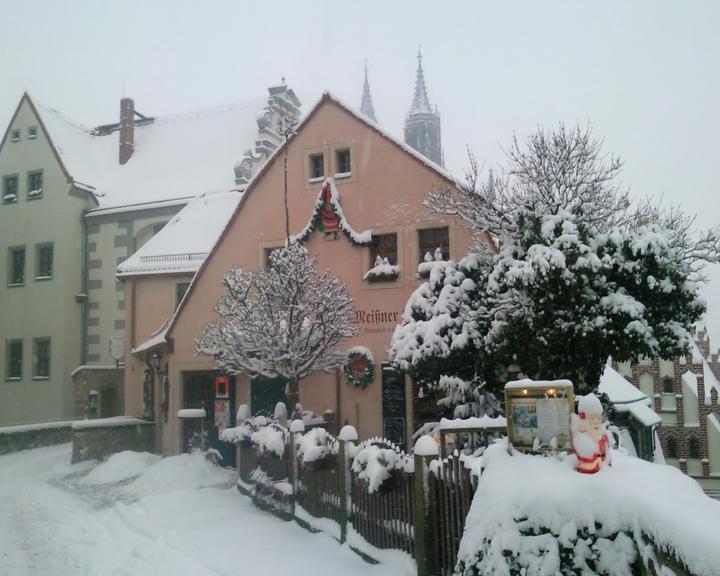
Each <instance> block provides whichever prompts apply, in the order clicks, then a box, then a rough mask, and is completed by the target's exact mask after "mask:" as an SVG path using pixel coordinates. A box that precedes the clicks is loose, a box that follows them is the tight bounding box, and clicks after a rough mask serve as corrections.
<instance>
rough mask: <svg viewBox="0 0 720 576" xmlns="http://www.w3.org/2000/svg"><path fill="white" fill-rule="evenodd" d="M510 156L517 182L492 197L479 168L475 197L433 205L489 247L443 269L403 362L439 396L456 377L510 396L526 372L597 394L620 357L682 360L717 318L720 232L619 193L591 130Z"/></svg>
mask: <svg viewBox="0 0 720 576" xmlns="http://www.w3.org/2000/svg"><path fill="white" fill-rule="evenodd" d="M508 154H509V160H510V161H509V166H508V169H507V171H506V174H507V177H504V178H491V179H490V181H489V182H488V184H487V185H484V186H483V185H479V180H478V178H477V176H478V173H477V170H471V171H470V176H471V177H470V180H469V183H468V186H467V187H460V188H456V187H451V188H443V189H436V190H434V191H433V192H431V193H430V194H429V196H428V199H427V202H426V204H427V205H428V206H429V207H430V208H431V209H432V210H434V211H436V212H439V213H443V214H451V215H454V216H457V217H459V218H460V219H462V220H463V221H464V222H465V223H466V224H468V225H469V226H470V227H471V228H473V229H475V230H476V231H477V232H478V234H479V235H480V236H481V237H482V238H483V242H481V243H480V244H479V245H478V246H477V247H476V253H474V254H470V255H469V256H468V257H466V258H465V259H463V260H461V261H460V262H459V263H458V264H454V263H452V262H448V263H447V264H445V265H444V266H439V265H438V266H433V267H432V270H431V273H430V278H429V280H428V282H426V283H424V284H423V285H421V286H420V287H418V289H417V290H416V291H415V292H414V293H413V295H412V296H411V298H410V300H409V301H408V303H407V306H406V308H405V312H404V314H403V318H402V322H401V324H400V326H398V328H397V329H396V330H395V333H394V334H393V339H392V344H391V353H390V357H391V359H392V361H394V362H395V363H396V364H398V365H399V366H400V367H401V368H403V369H406V370H408V371H409V372H411V374H412V375H413V376H414V377H415V378H416V379H418V380H419V381H420V382H421V383H422V384H428V385H430V386H431V387H432V386H433V385H435V386H436V385H437V383H438V381H439V378H440V376H442V375H445V376H456V377H459V378H461V379H462V380H464V381H473V382H474V384H475V385H478V386H479V385H481V384H483V383H485V384H486V385H487V386H488V387H489V388H490V389H491V390H493V389H499V386H500V385H501V384H502V383H503V382H504V381H505V380H506V379H507V376H508V371H509V370H508V367H510V366H513V365H514V366H515V367H517V368H518V369H519V370H520V371H521V372H523V373H524V374H525V375H526V376H528V377H530V378H533V379H538V380H554V379H570V380H572V381H573V382H575V383H576V385H577V386H578V388H579V389H580V391H581V392H583V393H584V392H586V391H590V390H591V389H592V388H594V387H595V386H597V384H598V382H599V379H600V376H601V374H602V372H603V369H604V366H605V362H606V360H607V358H608V357H609V356H612V357H613V359H615V360H618V361H625V360H632V359H635V358H637V357H638V356H648V357H656V356H661V357H667V358H670V357H675V356H678V355H680V354H681V353H682V352H683V351H684V348H685V347H686V346H687V345H688V344H689V343H690V341H691V339H690V337H689V333H688V329H689V328H690V326H692V324H693V323H694V322H696V321H697V320H698V319H699V318H700V317H701V315H702V313H703V312H704V310H705V304H704V302H703V301H702V300H701V299H700V298H699V297H698V289H697V286H696V285H695V284H694V283H693V281H694V280H696V279H697V278H698V277H700V276H701V271H702V265H703V264H704V263H707V262H717V261H719V260H720V230H719V229H718V228H715V229H712V230H709V231H707V232H703V233H702V234H700V235H697V236H696V235H694V233H693V230H692V218H689V217H685V216H684V215H682V214H681V213H679V212H677V211H669V212H668V211H662V210H660V209H658V208H657V207H652V206H648V205H640V208H636V207H635V206H636V205H634V204H633V201H632V199H631V198H630V197H629V195H628V193H627V192H626V191H625V190H624V189H623V188H621V187H620V186H619V185H618V184H617V183H616V180H615V178H616V177H617V175H618V172H619V170H620V166H621V163H620V162H619V161H618V160H616V159H613V158H610V159H609V160H608V158H607V157H606V156H604V155H603V153H602V151H601V146H600V143H599V142H598V141H597V140H595V139H594V138H593V137H592V135H591V133H590V131H589V130H583V129H579V128H578V129H566V128H565V127H564V126H560V127H559V129H558V130H556V131H553V132H545V131H542V130H540V131H538V132H537V133H536V134H533V135H531V136H530V138H529V139H528V143H527V146H526V147H522V146H520V145H519V144H518V143H517V142H515V143H514V144H513V146H512V147H511V148H510V150H509V152H508ZM474 167H476V164H475V165H474ZM471 168H473V166H472V165H471Z"/></svg>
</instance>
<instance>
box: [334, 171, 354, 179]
mask: <svg viewBox="0 0 720 576" xmlns="http://www.w3.org/2000/svg"><path fill="white" fill-rule="evenodd" d="M350 176H352V172H338V173H337V174H335V178H339V179H342V178H350Z"/></svg>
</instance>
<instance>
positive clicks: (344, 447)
mask: <svg viewBox="0 0 720 576" xmlns="http://www.w3.org/2000/svg"><path fill="white" fill-rule="evenodd" d="M342 437H343V435H342V434H341V435H340V438H338V439H337V442H338V446H339V449H338V453H337V454H331V455H329V456H327V457H325V458H324V459H322V460H319V461H315V462H312V463H309V464H305V463H303V461H302V460H301V459H300V458H298V457H297V456H296V453H295V441H294V438H293V435H292V434H288V440H287V442H286V444H285V450H284V452H283V456H282V457H277V456H275V455H272V456H271V455H269V454H268V453H267V452H266V453H261V451H260V449H259V447H258V446H257V445H256V444H254V443H253V442H251V441H249V440H245V441H240V442H239V443H238V445H237V456H238V458H237V467H238V473H239V482H238V487H239V488H240V490H241V491H243V492H245V493H246V494H249V495H251V496H252V497H253V500H254V501H255V503H256V504H257V505H259V506H261V507H263V508H266V509H270V510H271V511H273V512H274V513H276V514H279V515H280V516H282V517H285V518H288V519H290V518H296V519H298V521H300V523H303V524H307V522H306V521H303V519H305V520H307V516H306V515H310V516H311V517H313V518H315V519H325V520H330V521H332V522H333V523H335V525H336V526H337V534H338V535H339V540H340V541H341V542H345V541H346V540H348V531H349V530H350V529H351V530H352V531H354V532H355V533H356V535H359V536H360V537H361V538H362V539H363V540H364V541H365V542H367V543H368V544H370V545H371V546H372V547H374V548H376V549H395V550H401V551H403V552H405V553H407V554H408V555H410V556H412V557H413V558H415V560H416V561H417V566H418V574H419V575H420V576H426V575H437V576H449V575H451V574H452V573H453V569H454V568H455V564H456V561H457V553H458V547H459V544H460V539H461V537H462V533H463V529H464V526H465V518H466V516H467V513H468V511H469V509H470V504H471V502H472V497H473V494H474V492H475V489H476V488H477V478H476V477H475V476H473V474H472V473H471V471H470V470H469V469H467V468H466V467H465V465H464V463H463V462H462V461H461V459H460V458H458V457H457V456H456V457H452V456H450V457H448V458H446V459H444V460H440V459H439V456H437V455H431V456H417V455H416V456H414V466H413V467H411V468H413V469H411V470H409V471H407V470H402V469H398V470H394V471H393V472H392V474H391V477H390V478H389V479H387V480H385V481H384V482H383V483H382V485H381V486H380V488H379V489H378V490H376V491H374V492H372V493H371V492H369V490H368V485H367V482H366V480H364V479H362V478H361V477H360V476H359V474H358V473H357V472H355V471H354V470H353V469H352V463H353V458H352V457H349V456H348V457H346V456H345V455H346V454H348V453H349V452H351V450H350V445H349V444H348V443H349V442H350V441H351V440H348V439H342ZM355 437H356V435H355ZM335 441H336V439H334V438H331V442H335ZM368 443H370V444H374V445H377V446H379V447H381V448H390V449H393V450H398V449H397V448H396V447H395V446H394V445H393V444H392V443H391V442H389V441H388V440H385V439H382V438H376V439H372V440H370V441H366V442H365V443H363V444H361V445H360V447H362V446H365V445H367V444H368ZM398 451H399V450H398ZM434 460H437V462H435V463H433V464H432V465H431V462H433V461H434ZM356 543H357V540H351V541H350V544H351V545H353V544H356ZM367 550H372V548H369V547H365V549H364V550H360V551H364V552H365V553H367ZM369 555H370V556H372V554H369Z"/></svg>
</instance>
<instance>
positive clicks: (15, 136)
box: [10, 130, 20, 142]
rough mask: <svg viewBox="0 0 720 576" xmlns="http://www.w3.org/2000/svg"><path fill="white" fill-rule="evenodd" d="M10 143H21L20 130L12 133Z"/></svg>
mask: <svg viewBox="0 0 720 576" xmlns="http://www.w3.org/2000/svg"><path fill="white" fill-rule="evenodd" d="M10 142H20V130H12V131H11V132H10Z"/></svg>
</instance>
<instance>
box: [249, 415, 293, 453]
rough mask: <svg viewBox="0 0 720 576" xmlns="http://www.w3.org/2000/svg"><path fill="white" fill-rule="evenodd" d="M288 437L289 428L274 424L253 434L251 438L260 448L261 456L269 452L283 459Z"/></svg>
mask: <svg viewBox="0 0 720 576" xmlns="http://www.w3.org/2000/svg"><path fill="white" fill-rule="evenodd" d="M288 436H289V432H288V429H287V428H285V427H284V426H280V425H279V424H276V423H274V422H273V423H270V424H268V425H267V426H263V427H261V428H259V429H258V430H256V431H255V432H253V433H252V435H251V436H250V438H251V440H252V442H253V444H255V445H256V446H257V447H258V450H259V451H260V454H264V453H266V452H267V453H270V454H275V455H276V456H277V457H279V458H282V455H283V454H284V453H285V445H286V444H287V440H288Z"/></svg>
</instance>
